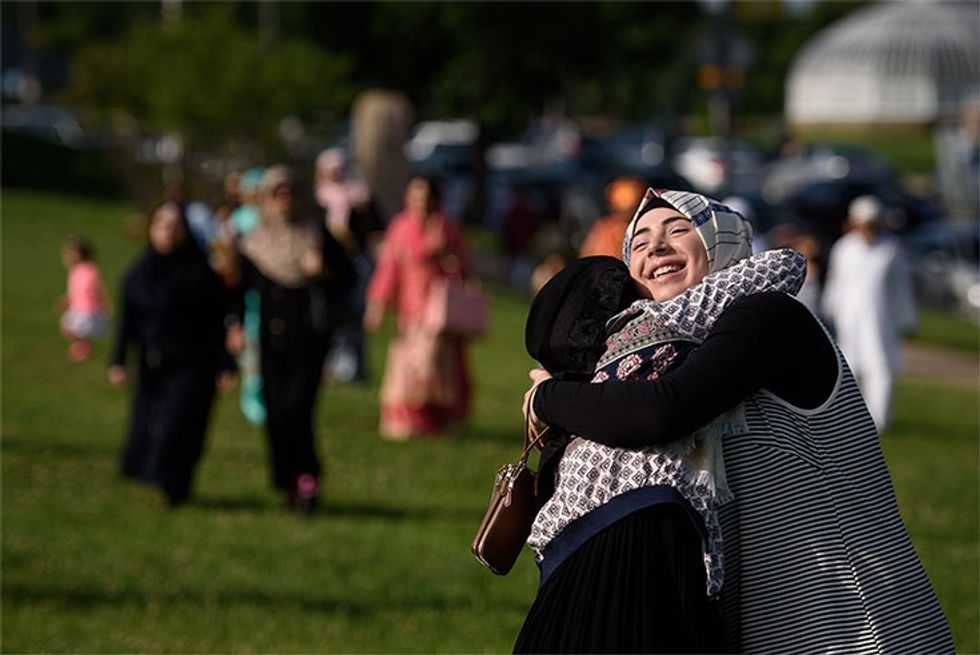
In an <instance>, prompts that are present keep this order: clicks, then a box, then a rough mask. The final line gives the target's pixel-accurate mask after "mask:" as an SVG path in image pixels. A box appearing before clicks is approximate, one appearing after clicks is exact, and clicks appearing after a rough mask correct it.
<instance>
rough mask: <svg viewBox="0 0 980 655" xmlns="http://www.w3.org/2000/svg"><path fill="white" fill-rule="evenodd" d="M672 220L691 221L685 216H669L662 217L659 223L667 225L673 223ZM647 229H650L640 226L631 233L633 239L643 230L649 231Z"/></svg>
mask: <svg viewBox="0 0 980 655" xmlns="http://www.w3.org/2000/svg"><path fill="white" fill-rule="evenodd" d="M674 221H687V222H688V223H690V222H691V221H690V219H688V218H687V217H686V216H669V217H667V218H666V219H664V221H663V222H662V223H661V225H663V226H667V225H670V224H671V223H673V222H674ZM692 225H693V223H692ZM649 231H650V228H649V227H641V228H640V229H639V230H637V231H636V232H634V233H633V238H634V239H635V238H636V237H638V236H640V235H641V234H643V233H644V232H649Z"/></svg>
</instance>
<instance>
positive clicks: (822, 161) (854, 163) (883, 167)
mask: <svg viewBox="0 0 980 655" xmlns="http://www.w3.org/2000/svg"><path fill="white" fill-rule="evenodd" d="M845 178H846V179H849V180H854V181H860V182H863V183H866V184H881V185H883V184H890V183H894V182H895V175H894V171H892V169H891V167H890V166H889V165H888V163H887V162H886V161H885V160H884V158H882V157H881V156H880V155H879V154H878V153H876V152H874V151H873V150H870V149H868V148H865V147H863V146H860V145H853V144H845V145H837V144H830V143H817V144H806V145H803V146H798V147H797V148H796V152H795V154H791V155H786V156H783V157H781V158H780V159H778V160H776V161H774V162H772V164H770V166H769V170H768V172H767V174H766V178H765V181H764V182H763V185H762V193H763V195H764V196H765V198H766V200H767V201H768V202H770V203H773V204H779V203H781V202H783V201H784V200H785V199H786V198H787V197H789V196H791V195H793V194H794V193H796V192H798V191H799V190H800V189H801V188H803V187H807V186H810V185H812V184H815V183H817V182H829V181H833V180H843V179H845Z"/></svg>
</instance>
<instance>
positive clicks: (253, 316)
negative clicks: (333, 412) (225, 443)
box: [212, 167, 266, 425]
mask: <svg viewBox="0 0 980 655" xmlns="http://www.w3.org/2000/svg"><path fill="white" fill-rule="evenodd" d="M264 174H265V169H264V168H261V167H255V168H250V169H248V170H246V171H245V172H244V173H242V175H241V177H240V178H239V180H238V190H239V200H240V201H241V202H240V204H239V205H238V206H237V207H236V208H235V209H233V210H232V212H231V214H230V215H229V221H228V223H229V228H230V229H229V232H230V236H231V238H230V240H228V241H227V242H221V246H220V247H219V249H214V248H213V249H212V257H214V256H216V255H218V256H220V257H221V258H222V260H223V261H224V262H225V264H224V267H225V268H224V270H225V271H226V276H225V277H226V282H227V284H228V285H229V286H233V285H235V284H237V279H238V266H237V264H238V262H237V253H236V246H235V242H236V241H237V240H238V239H239V238H242V237H244V236H245V235H247V234H248V233H249V232H251V231H252V230H254V229H255V228H256V227H258V225H259V223H260V222H261V220H262V219H261V214H260V212H259V204H258V202H259V201H258V193H259V186H260V185H261V184H262V176H263V175H264ZM242 302H243V309H242V317H241V319H242V329H243V333H242V335H243V346H242V350H241V352H240V353H238V370H239V375H240V377H241V389H240V390H239V400H238V404H239V408H240V409H241V412H242V416H244V417H245V420H247V421H248V422H249V423H251V424H252V425H265V418H266V409H265V398H264V396H263V394H262V371H261V364H260V355H259V350H260V346H259V321H260V318H259V291H258V289H246V290H245V294H244V296H243V299H242Z"/></svg>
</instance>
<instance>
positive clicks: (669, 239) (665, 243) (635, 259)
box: [630, 207, 708, 302]
mask: <svg viewBox="0 0 980 655" xmlns="http://www.w3.org/2000/svg"><path fill="white" fill-rule="evenodd" d="M630 248H631V250H630V275H632V276H633V279H634V280H635V281H636V283H637V286H638V287H639V290H640V294H641V295H643V296H644V297H646V298H652V299H653V300H656V301H658V302H663V301H665V300H670V299H671V298H673V297H675V296H678V295H680V294H681V293H683V292H684V291H686V290H687V289H689V288H691V287H692V286H694V285H696V284H699V283H700V282H701V281H702V280H703V279H704V276H705V275H707V274H708V253H707V252H706V251H705V249H704V242H702V241H701V237H700V236H698V233H697V231H696V230H695V229H694V226H693V225H691V221H689V220H688V219H687V217H685V216H683V215H682V214H680V213H679V212H678V211H677V210H675V209H669V208H667V207H657V208H655V209H651V210H650V211H648V212H647V213H645V214H643V215H642V216H641V217H640V220H638V221H637V222H636V230H635V231H634V232H633V243H632V244H631V246H630Z"/></svg>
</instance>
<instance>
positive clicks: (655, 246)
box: [647, 236, 670, 257]
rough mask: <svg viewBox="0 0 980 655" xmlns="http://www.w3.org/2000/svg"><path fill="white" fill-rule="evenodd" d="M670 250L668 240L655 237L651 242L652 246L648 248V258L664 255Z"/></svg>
mask: <svg viewBox="0 0 980 655" xmlns="http://www.w3.org/2000/svg"><path fill="white" fill-rule="evenodd" d="M669 250H670V244H668V243H667V239H665V238H663V237H662V236H655V237H653V238H652V239H651V240H650V245H649V246H648V247H647V257H652V256H654V255H657V256H659V255H663V254H665V253H667V252H668V251H669Z"/></svg>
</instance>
